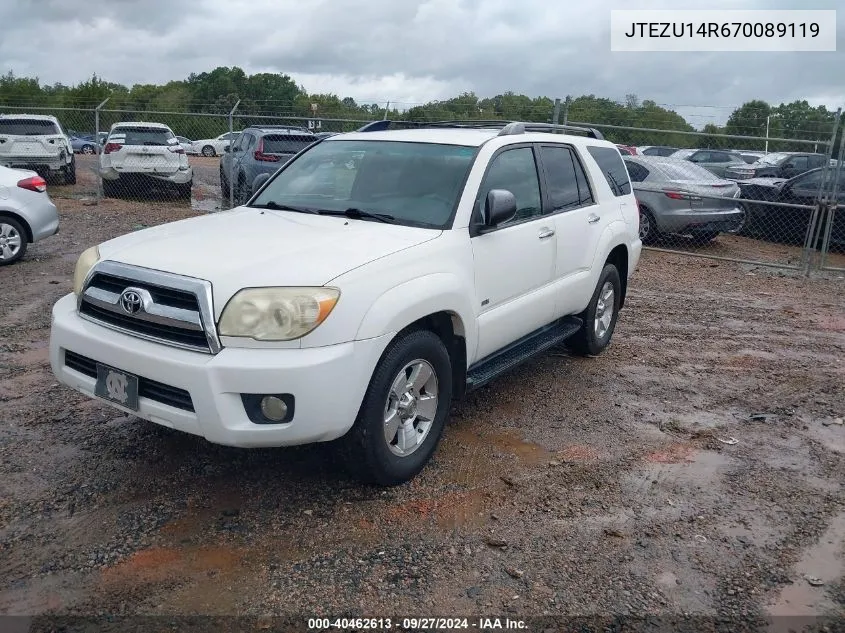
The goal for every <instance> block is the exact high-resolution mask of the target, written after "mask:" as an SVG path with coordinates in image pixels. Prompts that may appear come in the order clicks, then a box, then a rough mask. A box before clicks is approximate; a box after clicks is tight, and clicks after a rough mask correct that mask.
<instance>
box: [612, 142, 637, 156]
mask: <svg viewBox="0 0 845 633" xmlns="http://www.w3.org/2000/svg"><path fill="white" fill-rule="evenodd" d="M616 148H617V149H618V150H619V153H620V154H622V155H624V156H636V155H637V148H636V147H634V146H633V145H620V144H619V143H617V144H616Z"/></svg>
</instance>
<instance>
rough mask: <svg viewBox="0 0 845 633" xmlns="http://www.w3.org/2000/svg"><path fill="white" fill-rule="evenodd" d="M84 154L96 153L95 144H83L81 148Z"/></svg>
mask: <svg viewBox="0 0 845 633" xmlns="http://www.w3.org/2000/svg"><path fill="white" fill-rule="evenodd" d="M79 151H80V152H82V153H83V154H93V153H94V146H93V145H83V146H82V149H81V150H79Z"/></svg>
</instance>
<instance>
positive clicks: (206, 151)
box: [202, 145, 217, 158]
mask: <svg viewBox="0 0 845 633" xmlns="http://www.w3.org/2000/svg"><path fill="white" fill-rule="evenodd" d="M216 154H217V152H215V151H214V148H213V147H212V146H211V145H206V146H205V147H203V148H202V155H203V156H205V157H207V158H210V157H211V156H216Z"/></svg>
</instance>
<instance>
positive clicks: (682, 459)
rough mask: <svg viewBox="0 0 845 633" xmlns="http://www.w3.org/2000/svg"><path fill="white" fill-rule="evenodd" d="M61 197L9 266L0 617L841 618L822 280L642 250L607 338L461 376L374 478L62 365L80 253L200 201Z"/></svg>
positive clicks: (186, 211) (841, 467) (831, 377)
mask: <svg viewBox="0 0 845 633" xmlns="http://www.w3.org/2000/svg"><path fill="white" fill-rule="evenodd" d="M202 160H206V161H208V159H202ZM210 169H211V170H212V172H213V170H214V169H216V167H215V166H213V165H212V166H211V167H210ZM81 183H82V184H81V185H80V187H83V188H84V186H85V184H84V183H85V179H84V178H81ZM52 191H53V195H54V197H55V199H56V200H57V204H59V206H60V210H61V214H62V228H61V232H60V233H59V234H58V235H57V236H55V237H53V238H51V239H49V240H46V241H45V242H42V243H40V244H37V245H34V246H33V247H32V248H31V250H30V252H29V254H28V255H27V257H26V258H25V259H24V260H23V261H22V262H20V263H19V264H17V265H15V266H11V267H4V268H0V287H2V289H3V293H2V297H3V301H2V302H0V474H1V475H2V476H0V614H9V615H15V614H18V615H33V614H63V615H85V616H89V615H102V614H110V615H114V616H121V615H126V616H130V615H132V616H134V615H141V614H142V615H169V616H174V615H186V614H194V615H196V614H204V615H221V616H223V615H232V614H238V615H242V616H292V617H297V618H300V622H301V623H302V625H301V626H300V627H299V628H300V629H304V628H305V626H304V622H305V620H303V619H302V618H304V617H308V616H341V615H358V616H368V617H386V616H394V617H395V616H403V615H414V616H435V615H440V616H455V615H462V616H468V615H490V616H500V617H505V616H510V617H526V616H542V615H570V616H590V615H595V614H599V615H608V614H613V615H626V614H628V615H637V616H645V615H649V616H655V617H656V616H661V617H665V616H669V615H672V616H677V617H681V618H689V619H688V620H684V621H686V622H693V623H696V626H698V625H700V624H701V623H702V622H703V621H704V620H696V619H695V618H707V622H711V623H717V622H718V621H719V619H723V620H724V621H725V622H732V624H731V627H730V630H737V628H739V627H738V624H737V623H738V622H740V621H742V622H744V623H745V624H744V626H746V627H748V628H755V627H756V626H757V625H758V624H761V623H762V622H763V620H764V619H765V618H768V617H770V616H786V615H792V616H798V615H830V616H837V615H838V616H841V617H845V591H843V586H845V580H843V576H845V559H843V555H845V553H844V552H843V543H844V542H845V495H843V490H842V484H843V481H845V455H843V453H845V426H843V424H842V418H843V416H845V393H843V387H842V385H843V384H845V360H843V359H845V354H843V351H845V292H843V288H845V286H843V283H845V282H843V280H842V278H841V277H840V278H835V277H832V278H830V279H813V280H806V279H798V278H795V277H793V276H791V275H790V274H788V273H783V272H777V271H773V270H767V269H763V268H759V269H755V268H751V267H747V266H740V265H737V264H730V263H725V262H711V261H708V260H703V259H695V258H685V257H680V256H677V255H670V254H666V253H657V252H646V253H645V254H644V256H643V259H642V262H641V265H640V268H639V269H638V271H637V273H636V276H635V277H634V279H633V281H632V283H631V287H630V292H629V299H628V304H627V306H626V308H625V310H624V311H623V313H622V315H621V319H620V322H619V324H618V326H617V329H616V334H615V336H614V343H613V345H612V346H611V347H610V348H609V349H608V350H607V351H606V353H604V354H603V355H601V356H600V357H598V358H589V359H583V358H574V357H570V356H568V355H567V354H566V352H565V350H557V351H555V352H553V353H551V354H548V355H546V356H544V357H542V358H540V359H537V360H535V361H534V362H531V363H529V364H527V365H525V366H523V367H521V368H520V369H518V370H516V371H514V372H513V373H512V374H510V375H508V376H506V377H502V378H500V379H498V380H496V381H495V382H494V383H493V384H491V385H490V386H488V387H487V388H485V389H483V390H481V391H479V392H475V393H474V394H472V395H471V396H470V397H468V399H467V400H466V401H464V402H461V403H458V404H456V405H455V406H454V409H453V412H452V423H451V424H450V426H449V427H448V428H447V430H446V434H445V437H444V440H443V442H442V444H441V447H440V449H439V451H438V453H437V454H436V456H435V459H434V460H433V462H432V463H431V464H430V466H429V467H428V468H427V469H426V470H425V471H424V473H423V474H422V475H421V476H420V477H418V478H417V479H415V480H414V481H413V482H411V483H410V484H408V485H406V486H402V487H399V488H394V489H389V490H380V489H374V488H368V487H363V486H361V485H359V484H357V483H355V482H354V481H352V480H350V479H349V478H348V477H347V476H346V474H345V473H344V472H343V471H342V470H341V469H340V467H339V466H338V465H336V464H335V463H334V462H333V460H332V459H331V455H330V453H328V452H327V451H326V450H325V449H324V447H321V446H312V447H303V448H297V449H277V450H238V449H232V448H226V447H220V446H214V445H211V444H209V443H207V442H205V441H204V440H202V439H198V438H195V437H192V436H188V435H183V434H178V433H176V432H172V431H169V430H167V429H164V428H160V427H157V426H155V425H152V424H149V423H145V422H141V421H139V420H136V419H133V418H131V417H125V416H122V415H119V414H118V413H117V412H115V411H114V410H112V409H111V408H109V407H106V406H103V405H101V404H99V403H97V402H94V401H90V400H88V399H86V398H85V397H83V396H81V395H78V394H75V393H74V392H71V391H70V390H68V389H65V388H63V387H61V386H59V385H58V384H57V383H56V382H55V381H54V380H53V378H52V375H51V373H50V369H49V364H48V360H47V342H48V336H49V325H50V316H49V315H50V307H51V306H52V304H53V303H54V302H55V301H56V300H57V299H58V298H59V297H61V296H62V295H63V294H65V293H66V292H68V290H69V287H70V282H71V275H72V268H73V263H74V261H75V259H76V257H77V256H78V254H79V253H80V252H81V251H82V250H84V249H85V248H86V247H88V246H90V245H92V244H95V243H97V242H100V241H102V240H104V239H107V238H109V237H112V236H115V235H118V234H121V233H124V232H127V231H130V230H133V229H137V228H139V227H141V226H150V225H154V224H158V223H161V222H165V221H169V220H174V219H180V218H183V217H188V216H191V215H195V214H196V213H197V210H196V209H197V206H198V205H197V201H196V200H194V203H193V206H189V205H188V204H183V205H181V206H180V205H178V204H176V203H142V202H133V201H117V200H108V201H105V202H103V203H102V204H101V205H99V206H89V205H90V204H91V203H90V202H89V201H87V200H84V199H80V197H81V196H80V194H79V193H78V192H79V188H77V189H76V190H74V191H68V190H65V189H64V188H60V187H56V188H55V189H53V190H52ZM200 203H201V201H200ZM199 206H200V208H201V204H200V205H199ZM725 243H742V244H743V246H742V248H744V249H746V250H748V249H750V248H754V244H755V243H754V242H751V241H750V240H744V239H743V238H733V237H731V238H723V237H720V238H718V239H717V240H716V246H714V247H715V248H726V247H725V245H724V244H725ZM761 248H768V246H764V247H761ZM784 248H785V247H784ZM734 439H735V440H737V441H736V443H734V442H733V440H734ZM774 622H775V624H776V625H777V623H778V622H780V623H781V624H783V623H784V622H786V620H784V619H780V620H774ZM836 626H837V625H835V624H834V625H832V626H830V627H829V630H839V629H837V628H836ZM256 628H257V629H261V628H262V625H261V624H260V621H258V623H256ZM265 628H266V627H265ZM250 630H255V629H250ZM549 630H559V629H558V628H554V627H550V629H549ZM773 630H775V629H773Z"/></svg>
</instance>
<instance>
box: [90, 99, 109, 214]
mask: <svg viewBox="0 0 845 633" xmlns="http://www.w3.org/2000/svg"><path fill="white" fill-rule="evenodd" d="M110 98H111V97H106V98H105V100H104V101H103V102H102V103H101V104H100V105H98V106H97V107H96V108H94V148H95V149H94V155H95V156H96V157H97V164H96V166H95V167H94V171H95V172H96V174H97V178H96V180H97V204H100V200H101V199H102V197H103V176H102V174H100V153H101V152H102V148H101V147H100V110H102V109H103V106H105V105H106V103H107V102H108V100H109V99H110Z"/></svg>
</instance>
